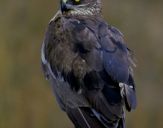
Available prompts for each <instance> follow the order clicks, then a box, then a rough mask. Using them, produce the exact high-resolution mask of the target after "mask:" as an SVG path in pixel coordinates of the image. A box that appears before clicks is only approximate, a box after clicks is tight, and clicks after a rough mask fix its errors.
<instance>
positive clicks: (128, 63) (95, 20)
mask: <svg viewBox="0 0 163 128" xmlns="http://www.w3.org/2000/svg"><path fill="white" fill-rule="evenodd" d="M133 58H134V57H133V52H132V51H131V50H130V49H129V48H128V47H127V44H126V42H125V41H124V36H123V34H122V33H121V32H120V30H118V29H117V28H116V27H114V26H112V25H110V24H108V23H107V22H106V21H105V20H104V18H103V16H102V1H101V0H60V8H59V9H58V11H57V13H56V14H55V15H54V17H53V18H52V19H51V20H50V22H49V24H48V27H47V30H46V32H45V36H44V41H43V44H42V48H41V65H42V69H43V72H44V75H45V77H46V79H47V80H48V81H49V82H50V84H51V85H52V89H53V91H54V94H55V97H56V100H57V102H58V104H59V107H60V108H61V110H63V111H64V112H65V113H66V114H67V116H68V117H69V119H70V120H71V122H72V123H73V124H74V127H75V128H126V123H125V120H126V117H125V113H126V110H127V111H129V112H130V111H132V110H134V109H136V106H137V99H136V88H135V81H134V76H133V68H134V67H135V63H134V59H133Z"/></svg>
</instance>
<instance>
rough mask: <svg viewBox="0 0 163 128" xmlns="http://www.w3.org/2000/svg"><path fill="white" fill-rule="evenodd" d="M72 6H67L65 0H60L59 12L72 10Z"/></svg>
mask: <svg viewBox="0 0 163 128" xmlns="http://www.w3.org/2000/svg"><path fill="white" fill-rule="evenodd" d="M72 9H73V7H72V5H70V4H68V3H67V2H66V0H61V11H62V13H64V12H68V11H70V10H72Z"/></svg>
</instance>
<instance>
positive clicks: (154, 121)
mask: <svg viewBox="0 0 163 128" xmlns="http://www.w3.org/2000/svg"><path fill="white" fill-rule="evenodd" d="M58 1H59V0H48V1H45V0H0V128H72V124H71V122H70V121H69V119H68V118H67V116H66V115H65V113H64V112H62V111H61V110H60V109H59V107H58V105H57V103H56V101H55V98H54V97H53V93H52V89H51V86H50V85H49V83H48V81H46V80H45V78H44V76H43V73H42V71H41V66H40V47H41V43H42V41H43V38H44V33H45V30H46V27H47V25H48V22H49V20H50V19H51V18H52V17H53V15H54V14H55V12H56V10H57V9H58V8H59V5H58V3H59V2H58ZM103 15H104V17H105V19H106V20H107V21H108V22H109V24H112V25H114V26H116V27H117V28H119V29H120V30H121V31H122V32H123V33H124V35H125V37H124V38H125V40H126V42H128V46H129V47H130V48H131V49H133V50H134V53H135V58H136V60H137V68H136V69H135V79H136V84H137V95H138V107H137V109H136V111H134V112H132V113H127V126H128V128H163V121H162V119H163V78H162V77H163V1H162V0H123V1H122V0H103Z"/></svg>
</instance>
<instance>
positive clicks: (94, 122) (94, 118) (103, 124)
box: [66, 107, 125, 128]
mask: <svg viewBox="0 0 163 128" xmlns="http://www.w3.org/2000/svg"><path fill="white" fill-rule="evenodd" d="M66 112H67V114H68V116H69V118H70V119H71V121H72V122H73V124H74V125H75V128H125V120H124V119H123V118H121V119H120V120H119V121H118V120H117V121H116V122H112V123H111V122H110V121H109V120H107V119H106V118H104V117H100V115H98V113H95V112H94V111H92V109H91V108H87V107H81V108H69V109H68V110H67V111H66Z"/></svg>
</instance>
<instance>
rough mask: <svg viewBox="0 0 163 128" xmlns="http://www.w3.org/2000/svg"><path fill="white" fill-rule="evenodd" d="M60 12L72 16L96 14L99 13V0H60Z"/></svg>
mask: <svg viewBox="0 0 163 128" xmlns="http://www.w3.org/2000/svg"><path fill="white" fill-rule="evenodd" d="M61 12H62V14H65V15H74V16H80V15H85V16H91V15H92V16H93V15H97V14H100V13H101V0H61Z"/></svg>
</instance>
